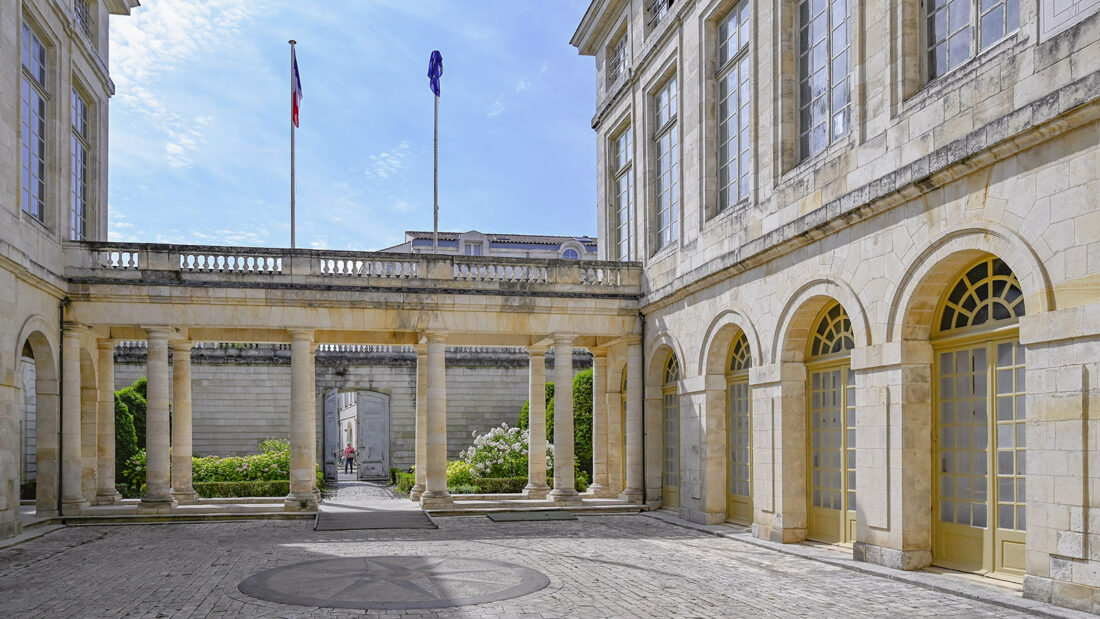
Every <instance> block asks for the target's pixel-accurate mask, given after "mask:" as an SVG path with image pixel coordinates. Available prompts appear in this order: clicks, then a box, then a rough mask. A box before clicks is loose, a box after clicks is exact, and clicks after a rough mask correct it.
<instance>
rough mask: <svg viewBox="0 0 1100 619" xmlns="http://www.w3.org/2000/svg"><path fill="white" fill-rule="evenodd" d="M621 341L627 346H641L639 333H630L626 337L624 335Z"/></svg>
mask: <svg viewBox="0 0 1100 619" xmlns="http://www.w3.org/2000/svg"><path fill="white" fill-rule="evenodd" d="M623 341H624V342H626V345H627V346H641V345H642V334H641V333H630V334H628V335H624V336H623Z"/></svg>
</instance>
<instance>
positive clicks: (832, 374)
mask: <svg viewBox="0 0 1100 619" xmlns="http://www.w3.org/2000/svg"><path fill="white" fill-rule="evenodd" d="M813 325H814V327H813V331H812V332H811V335H810V339H809V343H808V347H807V351H806V372H807V385H806V396H807V403H806V415H807V419H806V427H807V429H808V432H807V440H808V444H807V450H808V455H809V458H807V468H808V471H807V473H808V478H809V480H810V483H809V484H807V488H808V492H809V497H808V498H809V514H808V515H809V518H808V523H807V524H808V526H807V537H809V538H810V539H813V540H817V541H822V542H830V543H847V542H850V541H852V540H853V539H855V528H856V525H855V522H856V451H855V450H856V411H855V377H854V376H853V374H852V371H851V350H852V349H853V348H855V338H854V336H853V334H852V323H851V321H850V320H849V319H848V315H847V313H845V311H844V308H843V307H841V305H840V304H839V303H837V302H835V301H834V302H832V303H830V304H828V305H827V306H826V307H825V308H824V309H823V310H822V311H821V313H819V314H818V316H817V319H816V320H814V322H813Z"/></svg>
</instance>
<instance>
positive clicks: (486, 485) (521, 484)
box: [474, 476, 527, 494]
mask: <svg viewBox="0 0 1100 619" xmlns="http://www.w3.org/2000/svg"><path fill="white" fill-rule="evenodd" d="M474 485H476V486H477V487H479V488H481V491H482V492H484V493H486V494H500V493H516V492H523V489H524V488H525V487H527V477H526V476H523V477H475V478H474Z"/></svg>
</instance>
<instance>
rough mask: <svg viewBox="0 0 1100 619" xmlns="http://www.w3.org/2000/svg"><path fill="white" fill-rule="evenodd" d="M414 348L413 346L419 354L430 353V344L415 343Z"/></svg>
mask: <svg viewBox="0 0 1100 619" xmlns="http://www.w3.org/2000/svg"><path fill="white" fill-rule="evenodd" d="M412 348H413V350H415V351H416V354H417V356H421V355H426V354H428V345H427V344H413V347H412Z"/></svg>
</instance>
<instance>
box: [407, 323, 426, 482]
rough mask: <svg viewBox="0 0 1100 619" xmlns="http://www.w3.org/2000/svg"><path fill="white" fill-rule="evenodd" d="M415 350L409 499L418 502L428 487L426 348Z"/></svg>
mask: <svg viewBox="0 0 1100 619" xmlns="http://www.w3.org/2000/svg"><path fill="white" fill-rule="evenodd" d="M413 349H414V350H416V443H415V456H414V457H413V464H414V465H415V466H414V471H415V473H416V485H415V486H413V487H412V490H410V491H409V498H410V499H412V500H414V501H419V500H420V495H422V494H424V490H425V489H426V488H427V487H428V346H427V344H417V345H416V346H413Z"/></svg>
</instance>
